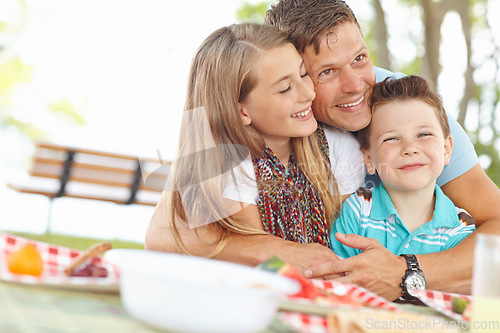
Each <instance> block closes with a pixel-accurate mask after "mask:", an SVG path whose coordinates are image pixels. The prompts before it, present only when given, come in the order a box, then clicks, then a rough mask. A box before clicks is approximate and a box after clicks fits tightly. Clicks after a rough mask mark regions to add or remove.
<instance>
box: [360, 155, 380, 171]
mask: <svg viewBox="0 0 500 333" xmlns="http://www.w3.org/2000/svg"><path fill="white" fill-rule="evenodd" d="M362 151H363V157H364V160H365V166H366V171H368V173H369V174H370V175H374V174H375V172H376V171H377V170H376V169H375V163H373V160H372V157H371V156H370V153H368V151H367V150H365V149H363V150H362Z"/></svg>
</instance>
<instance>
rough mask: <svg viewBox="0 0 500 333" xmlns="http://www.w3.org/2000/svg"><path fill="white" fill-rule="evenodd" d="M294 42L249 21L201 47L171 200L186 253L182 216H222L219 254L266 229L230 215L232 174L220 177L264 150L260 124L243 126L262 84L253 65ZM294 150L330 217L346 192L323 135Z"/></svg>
mask: <svg viewBox="0 0 500 333" xmlns="http://www.w3.org/2000/svg"><path fill="white" fill-rule="evenodd" d="M287 43H289V42H288V41H287V39H286V36H285V35H284V34H283V33H282V32H281V31H280V30H279V29H277V28H275V27H273V26H270V25H260V24H255V23H243V24H235V25H231V26H228V27H224V28H220V29H218V30H216V31H215V32H213V33H212V34H211V35H210V36H209V37H208V38H206V39H205V41H204V42H203V43H202V44H201V46H200V47H199V49H198V51H197V52H196V55H195V57H194V59H193V61H192V64H191V70H190V74H189V79H188V89H187V96H186V102H185V111H184V115H183V120H182V124H181V131H180V133H181V134H180V140H179V156H180V158H179V159H178V160H177V161H175V162H174V163H173V167H172V170H171V172H172V178H171V181H173V183H172V184H173V185H172V189H173V190H174V191H173V193H172V195H171V196H170V200H169V202H168V205H169V207H170V210H169V211H170V216H169V220H170V221H169V223H170V227H171V230H172V233H173V236H174V238H175V240H176V242H177V244H178V246H179V247H180V249H181V250H182V251H183V252H185V253H189V251H188V250H187V248H186V247H185V246H184V244H183V242H182V239H181V237H180V234H179V231H178V229H177V226H176V223H178V222H176V221H182V222H184V223H188V225H190V226H191V227H192V226H193V225H192V224H191V222H192V221H197V220H199V219H201V220H206V221H208V222H216V223H214V225H215V227H216V228H218V229H219V230H220V234H221V237H220V239H219V240H218V244H217V246H216V248H215V250H214V252H213V253H212V254H211V255H210V256H212V257H214V256H216V255H217V254H219V253H220V251H222V249H223V248H224V246H225V244H226V242H227V239H228V237H229V236H230V234H231V233H237V234H263V233H264V232H263V231H261V230H255V229H252V228H249V227H246V226H244V225H242V224H241V223H239V222H238V221H236V220H235V219H233V218H232V217H231V216H230V215H231V214H230V213H228V210H227V209H226V208H225V207H226V203H225V202H224V200H223V199H222V198H223V196H222V193H223V192H224V189H225V186H226V183H225V182H224V179H225V178H224V177H222V178H221V177H219V176H220V175H221V174H223V173H225V172H226V171H228V170H229V169H230V168H231V167H234V166H236V165H238V164H239V163H240V162H241V161H242V160H243V159H244V158H245V155H250V157H251V158H258V157H261V156H262V153H263V151H264V149H265V142H264V140H263V138H262V137H261V136H260V134H259V133H258V132H257V131H256V130H255V128H253V127H252V126H244V125H243V123H242V121H241V118H240V114H239V109H238V103H239V102H244V101H245V98H246V97H247V96H248V94H249V93H250V92H251V91H252V89H253V88H254V87H255V86H256V84H257V78H256V77H255V75H254V74H253V67H254V64H255V63H256V60H257V59H258V57H259V55H261V54H262V53H263V52H264V51H266V50H270V49H273V48H276V47H280V46H283V45H286V44H287ZM292 149H293V150H292V151H293V153H294V154H295V156H296V160H297V162H298V164H299V167H300V169H301V170H302V172H303V173H304V174H305V175H306V177H307V179H308V180H309V181H310V182H311V183H312V184H313V186H314V187H315V188H316V189H317V190H318V192H319V193H320V195H321V198H322V200H323V203H324V207H325V213H326V214H325V215H326V218H327V221H328V222H329V223H330V222H331V221H333V219H334V217H335V215H336V213H337V211H338V208H339V206H340V199H339V196H338V191H337V189H336V186H335V182H334V178H333V175H332V173H331V169H330V166H329V164H328V162H327V160H326V159H325V158H324V156H323V154H322V152H321V150H320V148H319V145H318V140H317V137H316V135H315V134H313V135H311V136H309V137H301V138H292ZM221 179H223V180H222V181H221ZM332 188H333V194H332ZM336 199H337V200H336ZM203 224H206V223H203ZM214 245H215V244H214Z"/></svg>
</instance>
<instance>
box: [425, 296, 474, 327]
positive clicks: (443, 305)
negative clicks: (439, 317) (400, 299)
mask: <svg viewBox="0 0 500 333" xmlns="http://www.w3.org/2000/svg"><path fill="white" fill-rule="evenodd" d="M415 293H416V294H415V296H416V297H418V298H419V299H420V300H421V301H422V302H424V303H425V305H427V306H429V307H431V308H433V309H435V310H436V311H439V312H440V313H442V314H444V315H445V316H448V317H450V318H452V319H455V320H458V321H467V320H466V319H465V318H464V317H463V316H462V315H461V314H460V313H456V312H453V311H452V310H451V299H452V298H453V297H456V298H461V299H465V300H467V301H470V300H471V299H472V296H469V295H462V294H455V293H445V292H442V291H437V290H415Z"/></svg>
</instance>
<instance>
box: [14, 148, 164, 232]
mask: <svg viewBox="0 0 500 333" xmlns="http://www.w3.org/2000/svg"><path fill="white" fill-rule="evenodd" d="M169 169H170V163H169V162H164V161H160V160H159V159H143V158H139V157H138V156H129V155H124V154H116V153H109V152H104V151H97V150H90V149H81V148H75V147H66V146H62V145H55V144H51V143H43V142H41V143H38V144H37V145H36V148H35V152H34V156H33V161H32V167H31V170H30V177H29V179H28V181H27V182H24V183H17V184H14V183H11V184H7V185H8V186H9V187H10V188H12V189H14V190H16V191H19V192H23V193H34V194H42V195H45V196H47V197H48V198H50V199H51V200H50V205H51V206H52V201H53V199H55V198H59V197H71V198H81V199H92V200H101V201H108V202H114V203H117V204H123V205H131V204H140V205H148V206H154V205H156V204H157V202H158V200H159V198H160V196H161V192H162V191H163V188H164V185H165V181H166V179H167V176H168V171H169ZM49 209H51V207H50V208H49ZM49 212H50V210H49ZM49 214H50V213H49ZM49 222H50V215H49ZM49 226H50V225H49Z"/></svg>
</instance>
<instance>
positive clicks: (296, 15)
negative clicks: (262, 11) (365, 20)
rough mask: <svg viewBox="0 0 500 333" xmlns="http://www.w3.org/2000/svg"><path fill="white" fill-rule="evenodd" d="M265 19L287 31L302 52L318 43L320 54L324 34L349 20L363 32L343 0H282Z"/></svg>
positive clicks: (289, 37)
mask: <svg viewBox="0 0 500 333" xmlns="http://www.w3.org/2000/svg"><path fill="white" fill-rule="evenodd" d="M265 20H266V23H268V24H271V25H274V26H276V27H278V28H279V29H280V30H281V31H283V32H284V33H285V34H286V35H287V36H288V39H289V40H290V42H292V44H293V45H294V46H295V48H296V49H297V50H298V51H299V53H304V49H305V48H306V47H307V46H309V45H314V50H315V52H316V54H318V53H319V46H320V44H321V40H322V37H323V36H324V35H327V34H328V33H330V32H332V30H333V29H335V28H336V27H338V26H339V25H341V24H343V23H345V22H352V23H354V24H356V25H357V26H358V28H359V31H360V32H361V28H360V26H359V23H358V20H357V19H356V16H354V13H353V11H352V10H351V8H349V6H348V5H347V4H346V3H345V2H344V1H343V0H278V2H277V3H276V4H274V5H272V6H271V7H270V9H269V10H268V11H267V13H266V18H265Z"/></svg>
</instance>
